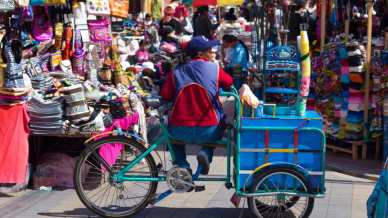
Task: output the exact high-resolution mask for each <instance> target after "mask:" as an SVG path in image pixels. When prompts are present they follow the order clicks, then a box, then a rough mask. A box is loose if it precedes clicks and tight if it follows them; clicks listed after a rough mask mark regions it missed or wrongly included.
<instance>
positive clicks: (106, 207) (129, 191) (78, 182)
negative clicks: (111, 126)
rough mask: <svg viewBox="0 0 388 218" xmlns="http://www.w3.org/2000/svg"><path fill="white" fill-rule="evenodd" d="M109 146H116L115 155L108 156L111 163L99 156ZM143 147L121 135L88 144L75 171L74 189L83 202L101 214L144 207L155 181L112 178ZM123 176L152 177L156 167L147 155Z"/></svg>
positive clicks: (129, 212)
mask: <svg viewBox="0 0 388 218" xmlns="http://www.w3.org/2000/svg"><path fill="white" fill-rule="evenodd" d="M110 147H112V148H115V149H116V150H117V149H119V152H116V154H117V155H110V156H109V157H113V156H115V157H116V159H115V160H113V162H114V163H113V165H112V166H110V165H109V164H107V162H106V160H105V159H104V158H103V157H102V156H101V155H100V151H101V149H105V150H108V151H110ZM113 150H114V149H113ZM116 150H115V151H116ZM145 150H146V149H145V148H144V146H143V145H141V144H139V143H137V142H135V141H131V140H129V139H127V138H123V137H109V138H106V139H101V140H98V141H96V142H93V143H92V144H91V145H89V146H88V147H87V148H86V149H85V150H84V151H83V153H82V154H81V156H80V158H79V160H78V162H77V164H76V167H75V174H74V184H75V190H76V192H77V195H78V197H79V198H80V200H81V201H82V203H83V204H84V205H85V206H86V207H87V208H89V209H90V210H91V211H93V212H94V213H96V214H98V215H100V216H102V217H115V218H119V217H129V216H131V215H134V214H136V213H138V212H139V211H141V210H142V209H143V208H145V207H146V206H147V205H148V203H149V202H150V201H151V200H152V198H153V197H154V195H155V192H156V189H157V184H158V183H157V182H152V181H149V182H115V181H114V180H113V179H112V173H117V172H119V171H120V170H121V169H122V168H123V167H125V166H126V165H127V164H128V163H130V162H131V161H133V160H134V159H135V158H136V157H138V156H139V155H140V154H141V153H143V152H144V151H145ZM113 153H114V152H112V151H111V153H110V154H113ZM108 169H109V170H108ZM109 171H111V173H110V172H109ZM125 175H126V176H147V177H153V178H155V177H157V176H158V169H157V167H156V164H155V161H154V159H153V157H152V156H151V155H148V156H146V157H145V158H144V160H143V161H141V162H140V163H138V165H136V166H134V167H133V169H131V170H130V171H128V172H126V173H125Z"/></svg>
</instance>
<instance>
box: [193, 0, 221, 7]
mask: <svg viewBox="0 0 388 218" xmlns="http://www.w3.org/2000/svg"><path fill="white" fill-rule="evenodd" d="M217 2H218V1H217V0H194V1H193V3H192V4H193V6H194V7H199V6H206V5H217Z"/></svg>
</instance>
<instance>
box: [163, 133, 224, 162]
mask: <svg viewBox="0 0 388 218" xmlns="http://www.w3.org/2000/svg"><path fill="white" fill-rule="evenodd" d="M168 130H169V133H170V135H171V136H172V137H173V138H174V139H176V140H179V141H184V142H186V143H187V144H196V145H201V144H205V143H209V142H214V141H218V140H220V139H221V138H222V135H223V128H222V127H221V126H206V127H202V126H198V127H187V126H169V127H168ZM172 147H173V150H174V153H175V158H176V160H175V164H176V165H178V166H179V167H184V168H190V164H189V163H188V162H187V159H186V146H184V145H172ZM201 151H203V152H204V153H205V154H206V155H207V156H208V160H209V162H210V163H211V162H212V159H213V153H214V152H213V151H214V148H209V147H202V150H201Z"/></svg>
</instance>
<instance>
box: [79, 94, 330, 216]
mask: <svg viewBox="0 0 388 218" xmlns="http://www.w3.org/2000/svg"><path fill="white" fill-rule="evenodd" d="M220 96H226V97H230V96H231V97H233V98H234V107H235V111H237V113H236V114H235V119H234V121H235V122H234V123H233V125H232V126H231V127H230V128H227V140H226V141H225V140H224V141H218V142H211V143H209V144H206V145H205V146H213V147H214V146H215V147H218V146H224V147H225V148H226V175H224V176H219V177H209V176H206V177H203V176H199V172H200V171H201V168H200V167H198V168H197V170H196V172H195V173H194V175H191V173H188V172H189V171H187V170H184V169H182V168H179V167H173V168H171V169H170V170H168V171H167V172H163V171H162V170H161V169H162V166H160V165H157V164H156V162H155V159H154V157H153V155H152V152H154V151H155V150H156V149H157V148H158V147H159V146H161V145H163V144H165V145H167V148H168V150H169V152H170V155H171V159H172V161H173V162H174V161H175V155H174V150H173V148H172V146H171V145H172V143H177V142H175V141H174V140H173V139H172V137H171V136H170V135H169V133H168V131H167V128H166V126H164V125H163V122H161V123H162V124H161V128H162V135H161V136H160V137H159V138H158V139H157V140H156V141H155V142H154V143H152V144H151V145H146V144H145V143H144V141H143V140H142V139H141V138H140V137H138V136H136V135H135V134H133V133H130V132H123V131H122V130H120V129H117V130H115V131H113V132H110V133H105V134H100V135H97V136H94V137H92V138H90V139H88V140H87V141H86V142H85V144H86V148H85V150H84V151H83V153H82V154H81V156H80V158H79V160H78V162H77V165H76V168H75V174H74V183H75V188H76V192H77V195H78V196H79V198H80V199H81V201H82V202H83V204H84V205H85V206H86V207H87V208H89V209H90V210H92V211H93V212H94V213H96V214H98V215H101V216H103V217H129V216H131V215H134V214H136V213H138V212H140V211H141V210H142V209H144V208H145V207H147V205H149V204H154V203H156V202H159V201H161V200H163V199H164V198H166V197H167V196H168V195H170V194H171V193H174V192H175V193H182V192H187V191H191V190H193V189H194V190H197V191H201V190H203V187H202V186H197V185H196V184H195V182H197V181H205V182H224V183H225V187H226V188H228V189H231V188H234V189H235V190H236V196H238V198H241V197H243V198H247V201H248V207H249V209H250V212H251V214H252V215H253V216H254V217H272V216H281V217H282V216H286V217H287V216H289V215H292V217H303V218H304V217H308V216H309V215H310V213H311V211H312V209H313V206H314V198H315V197H323V196H324V192H325V188H324V165H325V160H324V152H325V150H324V149H325V143H326V142H325V137H324V134H323V132H322V125H321V123H322V120H321V119H320V118H319V116H318V115H317V114H315V113H312V114H310V115H306V117H303V119H302V118H293V117H292V116H289V117H287V116H278V117H277V116H275V115H271V116H267V117H260V118H244V117H241V113H240V110H241V102H240V99H239V96H238V94H237V91H236V90H235V89H234V88H233V89H232V91H230V92H223V91H221V93H220ZM284 121H286V122H284ZM256 134H257V137H256ZM275 135H278V136H280V137H272V136H275ZM232 136H234V137H232ZM270 136H271V137H272V138H271V140H270V139H269V137H270ZM253 137H254V138H253ZM288 137H291V138H292V140H293V144H291V145H289V144H288V145H287V146H285V145H284V146H283V147H281V146H280V145H279V143H278V142H285V143H286V144H287V143H288V142H287V141H290V140H288ZM311 137H313V139H311ZM314 137H321V143H318V144H319V147H316V144H317V141H319V140H317V138H314ZM292 140H291V141H292ZM312 140H314V142H313V141H312ZM270 141H272V142H271V143H270ZM310 141H311V143H315V144H314V146H311V147H308V146H305V144H306V143H308V142H310ZM256 143H258V144H259V145H256ZM298 143H299V144H298ZM201 146H204V145H201ZM270 146H271V147H270ZM272 146H273V147H272ZM279 146H280V147H279ZM289 146H291V148H289ZM298 146H300V147H298ZM108 147H109V148H112V149H107V148H108ZM104 152H108V153H109V152H110V153H109V155H110V156H109V155H106V154H104ZM298 155H299V156H302V157H305V158H303V159H299V160H298V158H297V156H298ZM306 155H307V156H306ZM308 155H310V156H308ZM311 155H312V156H311ZM112 157H113V158H112ZM285 157H287V158H285ZM318 159H320V160H321V161H320V163H319V164H318V163H317V160H318ZM306 161H307V162H306ZM232 166H233V167H232ZM159 182H167V185H168V187H169V190H167V191H165V192H163V193H161V194H158V195H157V194H156V190H157V186H158V183H159Z"/></svg>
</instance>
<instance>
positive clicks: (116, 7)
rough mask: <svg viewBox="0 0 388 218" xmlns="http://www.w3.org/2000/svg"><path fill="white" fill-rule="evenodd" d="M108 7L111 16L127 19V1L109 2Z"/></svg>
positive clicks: (113, 0)
mask: <svg viewBox="0 0 388 218" xmlns="http://www.w3.org/2000/svg"><path fill="white" fill-rule="evenodd" d="M109 7H110V13H111V15H112V16H114V17H121V18H128V12H129V0H110V1H109Z"/></svg>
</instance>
